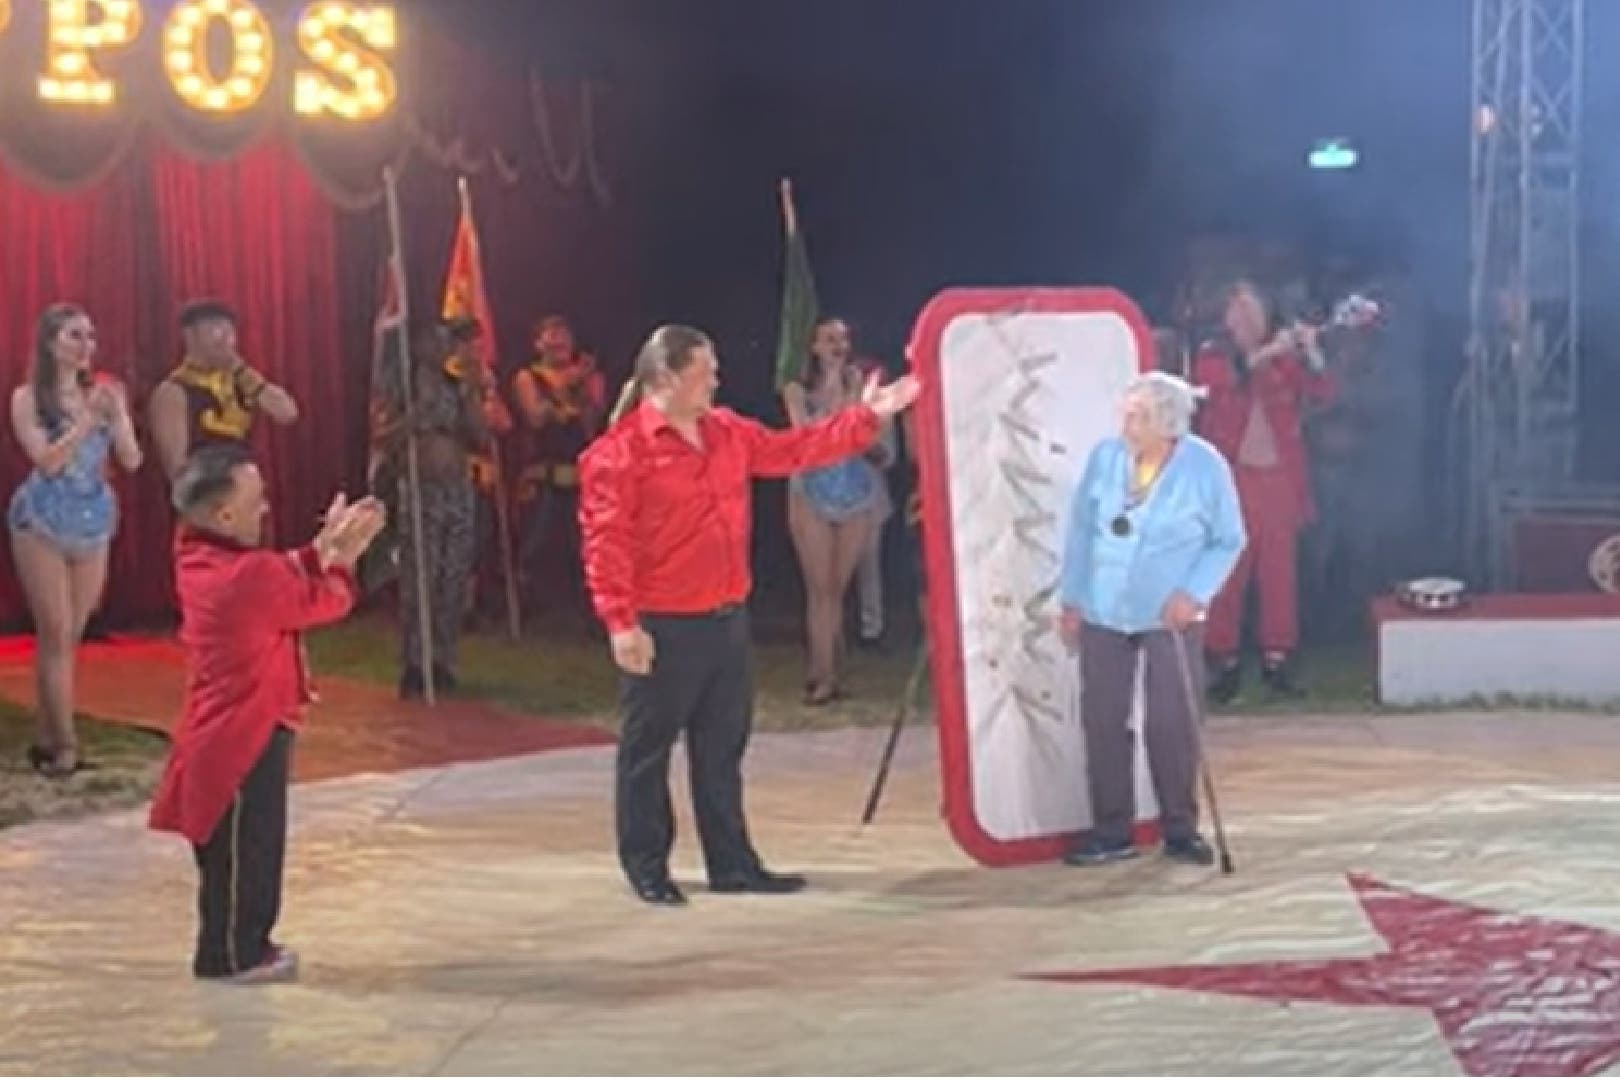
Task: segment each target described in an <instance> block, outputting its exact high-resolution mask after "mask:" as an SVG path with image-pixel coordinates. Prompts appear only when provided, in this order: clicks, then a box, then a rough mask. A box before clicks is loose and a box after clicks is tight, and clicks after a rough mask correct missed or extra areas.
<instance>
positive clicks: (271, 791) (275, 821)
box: [192, 727, 293, 979]
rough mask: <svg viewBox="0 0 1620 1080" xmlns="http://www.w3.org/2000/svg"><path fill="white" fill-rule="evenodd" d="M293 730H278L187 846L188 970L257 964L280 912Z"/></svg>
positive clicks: (211, 975) (215, 974)
mask: <svg viewBox="0 0 1620 1080" xmlns="http://www.w3.org/2000/svg"><path fill="white" fill-rule="evenodd" d="M292 744H293V734H292V732H290V731H288V730H287V729H286V728H282V727H278V728H276V730H275V734H273V735H271V736H270V742H269V745H267V746H266V747H265V748H264V752H263V753H262V754H260V755H259V760H258V762H257V763H255V764H254V766H253V770H252V771H251V772H249V773H248V775H247V779H246V780H244V781H243V782H242V788H241V790H240V791H238V792H237V793H236V798H235V799H234V800H232V802H231V805H230V807H229V808H228V809H227V810H226V811H225V816H224V817H223V818H221V819H220V822H219V824H218V825H217V826H216V827H215V828H214V834H213V835H212V836H210V837H209V838H208V842H207V843H206V844H201V845H194V846H193V851H194V852H195V853H196V856H197V870H198V872H199V874H200V878H201V880H200V882H199V884H198V887H197V955H196V958H195V960H194V961H193V962H192V971H193V973H194V974H196V976H197V977H198V978H200V979H217V978H223V977H225V976H228V975H235V974H238V973H240V972H243V971H247V970H249V969H250V968H254V967H257V966H258V965H259V964H261V963H263V962H264V961H265V959H266V954H267V953H268V952H269V950H270V932H271V931H272V930H274V929H275V926H276V919H277V917H278V916H280V914H281V869H282V862H283V859H284V857H285V854H286V850H287V780H288V772H289V766H290V764H291V758H292Z"/></svg>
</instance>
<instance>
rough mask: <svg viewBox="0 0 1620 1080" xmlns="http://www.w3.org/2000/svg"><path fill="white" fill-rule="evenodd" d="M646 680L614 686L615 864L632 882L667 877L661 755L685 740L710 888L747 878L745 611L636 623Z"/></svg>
mask: <svg viewBox="0 0 1620 1080" xmlns="http://www.w3.org/2000/svg"><path fill="white" fill-rule="evenodd" d="M641 625H642V627H643V628H644V629H645V630H646V631H647V633H649V634H651V635H652V638H653V641H654V643H655V646H656V649H657V655H656V657H655V659H654V660H653V668H652V672H651V673H650V674H648V675H645V676H635V675H626V676H623V678H622V679H621V682H620V707H621V711H622V726H621V731H620V735H619V753H618V760H617V763H616V770H615V771H616V800H615V802H616V806H615V810H616V817H617V822H618V834H619V835H618V838H619V862H620V864H621V865H623V867H624V872H625V874H626V875H627V876H628V877H629V878H630V880H631V881H633V882H641V881H656V880H660V879H662V878H664V877H666V876H667V875H668V873H669V852H670V849H671V848H673V847H674V846H675V814H674V809H673V807H672V806H671V805H670V798H669V755H670V752H671V751H672V750H673V749H674V748H675V740H676V739H677V738H678V737H679V736H680V735H681V734H682V733H683V732H684V733H685V735H686V753H687V757H688V759H689V763H690V767H691V780H692V803H693V810H694V811H695V812H696V816H697V825H698V834H699V837H700V838H701V840H702V842H703V861H704V864H705V866H706V867H707V869H708V874H709V880H710V881H715V880H717V879H720V878H724V877H729V876H732V875H736V874H747V873H752V872H754V871H756V870H758V869H759V868H760V861H759V856H758V855H756V854H755V853H754V846H753V844H752V843H751V842H750V841H749V839H748V825H747V822H746V820H745V819H744V815H743V782H742V759H743V751H744V750H746V749H747V747H748V735H749V732H750V731H752V729H753V724H754V657H753V646H752V643H751V642H750V640H749V620H748V612H747V609H746V608H743V607H741V606H738V607H733V608H729V609H723V610H721V611H719V612H716V613H714V614H711V615H696V616H659V615H644V616H643V617H642V620H641Z"/></svg>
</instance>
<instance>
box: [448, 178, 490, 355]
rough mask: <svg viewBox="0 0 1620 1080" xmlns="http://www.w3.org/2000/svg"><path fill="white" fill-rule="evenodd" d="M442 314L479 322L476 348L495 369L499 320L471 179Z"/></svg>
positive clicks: (464, 188) (464, 197)
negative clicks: (495, 314)
mask: <svg viewBox="0 0 1620 1080" xmlns="http://www.w3.org/2000/svg"><path fill="white" fill-rule="evenodd" d="M439 314H440V315H441V316H442V317H443V318H444V319H446V320H447V321H448V320H450V319H463V318H465V319H472V320H473V321H474V322H476V323H477V324H478V329H479V334H478V340H477V341H476V342H474V343H473V345H472V351H473V354H474V355H476V356H477V357H478V359H479V362H480V363H482V364H483V365H484V370H485V371H493V370H495V357H496V352H495V321H494V319H493V318H492V317H491V315H490V308H489V294H488V293H487V292H485V291H484V261H483V256H482V254H481V252H480V248H479V245H478V225H477V224H476V223H475V222H474V221H473V214H472V200H471V199H470V198H469V197H468V195H467V182H466V181H465V180H463V181H462V183H461V220H460V221H459V222H458V223H457V224H456V242H455V245H454V246H453V247H452V248H451V249H450V272H449V274H448V275H446V277H445V281H444V304H443V307H442V308H441V310H440V312H439Z"/></svg>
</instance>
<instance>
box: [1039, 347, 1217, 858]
mask: <svg viewBox="0 0 1620 1080" xmlns="http://www.w3.org/2000/svg"><path fill="white" fill-rule="evenodd" d="M1194 401H1195V395H1194V392H1193V390H1192V388H1191V387H1190V386H1188V384H1187V383H1186V382H1184V381H1183V380H1181V379H1179V378H1177V377H1176V376H1174V375H1169V374H1165V373H1163V372H1154V373H1153V374H1150V375H1144V376H1142V377H1141V378H1139V379H1137V380H1136V381H1135V382H1133V383H1132V384H1131V386H1130V387H1129V389H1127V391H1126V393H1125V399H1124V405H1123V408H1122V416H1121V429H1122V430H1121V434H1120V435H1119V436H1117V437H1115V438H1111V439H1105V440H1104V441H1103V442H1101V443H1099V444H1098V445H1097V447H1096V448H1095V449H1094V450H1093V451H1092V454H1091V457H1090V460H1089V461H1087V463H1086V468H1085V473H1084V476H1083V477H1082V479H1081V481H1080V487H1079V490H1077V491H1076V492H1075V496H1074V502H1073V505H1072V507H1071V509H1070V512H1069V522H1068V533H1067V540H1066V542H1065V550H1064V555H1063V574H1062V603H1063V614H1062V621H1061V629H1062V633H1063V638H1064V641H1065V643H1066V644H1067V645H1068V646H1069V647H1070V648H1071V649H1077V650H1078V651H1079V654H1080V713H1081V719H1082V723H1083V724H1084V727H1085V736H1086V770H1087V774H1088V780H1089V781H1090V793H1091V816H1092V829H1091V832H1090V833H1089V834H1088V835H1087V837H1086V839H1085V840H1084V841H1083V842H1082V843H1081V844H1080V845H1079V846H1078V847H1076V848H1075V849H1074V850H1073V851H1072V852H1070V853H1069V855H1068V856H1066V857H1065V860H1064V861H1065V862H1067V863H1068V864H1069V865H1071V866H1100V865H1103V864H1105V863H1111V862H1118V861H1120V860H1122V859H1129V858H1133V857H1134V856H1135V855H1136V854H1137V849H1136V846H1135V843H1134V841H1133V840H1132V828H1131V827H1132V823H1133V822H1134V820H1135V817H1136V813H1135V809H1136V808H1135V791H1134V777H1135V773H1136V770H1135V768H1134V766H1133V757H1134V754H1133V751H1134V742H1133V739H1132V734H1131V729H1130V718H1131V705H1132V703H1133V700H1134V698H1135V695H1136V685H1137V664H1138V661H1139V659H1140V660H1141V661H1142V662H1143V666H1144V672H1143V679H1142V687H1143V695H1144V702H1143V704H1144V709H1143V712H1144V717H1143V723H1144V725H1145V730H1144V733H1143V736H1144V742H1145V743H1146V746H1147V754H1148V766H1149V771H1150V773H1151V774H1152V778H1153V791H1154V795H1155V797H1156V798H1157V800H1158V803H1159V815H1160V824H1161V828H1162V834H1163V837H1164V854H1165V856H1166V857H1167V858H1170V859H1174V860H1176V861H1178V862H1186V863H1192V864H1194V865H1198V866H1208V865H1210V864H1211V863H1213V862H1214V853H1213V852H1212V851H1211V850H1210V846H1209V844H1208V843H1207V842H1206V841H1205V840H1204V838H1203V837H1202V836H1200V835H1199V832H1198V796H1197V782H1198V773H1199V766H1200V761H1199V757H1200V745H1201V742H1200V738H1199V725H1200V724H1201V723H1202V720H1203V718H1202V715H1201V707H1200V696H1199V695H1198V694H1197V693H1196V692H1189V691H1188V687H1198V686H1202V685H1203V655H1204V650H1203V620H1204V614H1205V612H1206V611H1207V610H1208V607H1209V604H1210V601H1211V600H1212V599H1213V598H1214V596H1215V594H1216V593H1217V592H1218V591H1219V590H1220V588H1221V585H1222V584H1223V583H1224V582H1225V581H1226V578H1227V576H1228V575H1229V574H1230V573H1231V572H1232V568H1233V567H1234V566H1235V565H1236V564H1237V560H1238V557H1239V555H1241V554H1242V551H1243V546H1244V543H1245V538H1244V532H1243V515H1242V512H1241V511H1240V509H1239V506H1238V497H1237V489H1236V487H1235V485H1234V484H1233V481H1232V472H1231V469H1230V468H1229V467H1228V466H1227V464H1226V461H1225V459H1224V458H1222V457H1221V455H1220V453H1219V451H1217V450H1216V449H1215V448H1214V447H1213V446H1211V445H1210V444H1209V443H1207V442H1205V441H1204V440H1203V439H1200V438H1198V437H1197V436H1196V435H1192V434H1190V428H1191V422H1192V414H1193V409H1194Z"/></svg>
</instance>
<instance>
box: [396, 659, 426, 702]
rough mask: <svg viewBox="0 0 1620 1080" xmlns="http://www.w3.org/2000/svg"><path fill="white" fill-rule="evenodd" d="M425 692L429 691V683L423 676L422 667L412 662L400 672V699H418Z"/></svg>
mask: <svg viewBox="0 0 1620 1080" xmlns="http://www.w3.org/2000/svg"><path fill="white" fill-rule="evenodd" d="M425 693H427V683H426V681H425V680H423V678H422V669H421V668H419V667H417V666H416V665H414V664H412V665H411V666H409V667H407V668H406V669H405V670H404V672H403V673H401V674H400V677H399V700H401V701H416V700H419V699H420V698H421V697H422V695H423V694H425Z"/></svg>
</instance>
